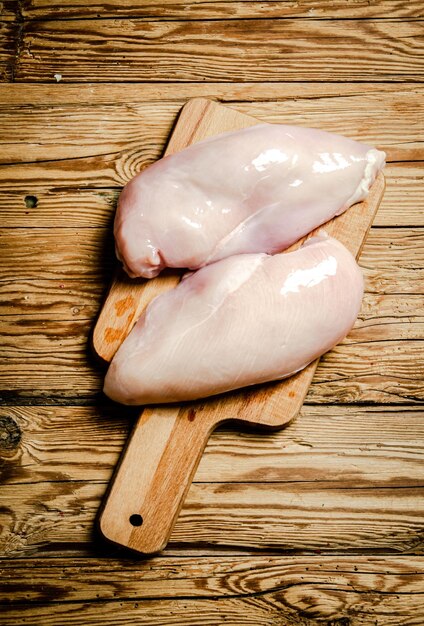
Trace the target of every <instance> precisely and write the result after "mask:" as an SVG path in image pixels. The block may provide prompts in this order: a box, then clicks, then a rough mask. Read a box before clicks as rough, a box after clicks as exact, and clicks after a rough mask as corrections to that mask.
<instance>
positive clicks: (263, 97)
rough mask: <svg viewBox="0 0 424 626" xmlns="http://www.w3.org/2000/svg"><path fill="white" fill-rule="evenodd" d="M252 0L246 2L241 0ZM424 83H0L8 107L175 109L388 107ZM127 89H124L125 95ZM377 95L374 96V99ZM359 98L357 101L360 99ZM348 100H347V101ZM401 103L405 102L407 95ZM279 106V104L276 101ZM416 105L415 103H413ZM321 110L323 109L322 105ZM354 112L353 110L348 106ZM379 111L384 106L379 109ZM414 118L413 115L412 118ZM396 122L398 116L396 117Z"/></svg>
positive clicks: (0, 95)
mask: <svg viewBox="0 0 424 626" xmlns="http://www.w3.org/2000/svg"><path fill="white" fill-rule="evenodd" d="M244 1H250V0H244ZM422 90H423V87H422V86H421V85H419V84H413V83H412V84H409V83H405V82H403V83H402V84H401V85H399V84H396V85H393V84H391V83H376V82H372V81H371V82H366V81H365V82H361V83H357V82H342V83H333V82H331V83H326V82H318V83H314V82H301V81H299V82H295V83H292V82H284V81H279V82H268V81H267V82H266V83H261V82H249V81H245V82H243V83H240V82H227V83H222V82H209V81H208V82H204V81H202V83H190V82H189V83H179V82H178V83H172V82H171V83H143V82H139V83H126V82H121V83H119V82H118V83H108V84H103V83H85V84H84V83H82V84H78V85H75V84H70V83H68V84H64V83H63V82H62V81H61V82H60V85H58V84H57V83H56V81H55V82H54V84H41V83H40V84H37V83H35V84H32V83H14V84H13V85H11V84H9V85H6V84H0V105H1V106H5V107H6V108H8V107H10V105H11V104H14V105H15V106H16V107H18V106H19V107H21V106H31V107H40V106H53V105H55V106H57V105H72V104H77V105H79V106H80V107H81V106H82V105H89V106H97V105H101V104H108V105H116V104H118V105H120V103H122V102H124V103H126V104H128V105H129V106H131V107H132V106H133V105H138V106H142V105H143V104H144V103H146V104H147V103H153V102H155V103H156V106H160V105H163V104H164V103H166V102H168V103H169V102H171V103H174V106H175V111H177V110H179V109H180V108H181V106H182V105H183V104H184V102H186V101H187V100H188V99H189V98H196V97H203V98H210V99H212V100H213V99H217V100H219V101H222V102H227V103H232V104H235V103H238V102H252V103H253V104H255V105H256V104H258V103H262V102H264V103H266V102H271V101H276V102H278V101H279V100H284V101H288V102H290V101H292V100H294V101H296V102H302V101H304V100H315V99H321V98H323V99H326V100H328V105H329V106H330V105H331V99H332V98H335V97H337V98H339V97H350V98H357V97H358V98H359V99H360V100H361V99H362V98H364V97H368V96H370V97H371V98H373V99H374V101H375V103H378V99H379V98H380V97H382V98H386V94H391V100H389V99H387V98H386V100H387V108H388V109H390V102H391V101H397V97H398V95H400V97H401V98H402V94H405V95H406V94H408V97H409V100H410V101H412V100H413V99H414V98H416V97H417V96H419V95H420V94H421V93H422ZM124 92H125V93H124ZM376 96H377V97H376ZM360 100H359V101H360ZM348 102H349V101H348V100H347V101H346V104H347V103H348ZM405 102H407V100H406V99H405ZM277 106H278V105H277ZM416 108H418V107H416ZM323 112H324V107H323ZM352 112H354V109H353V107H352ZM382 112H383V110H382ZM411 119H412V118H411ZM398 121H399V122H400V123H401V121H402V120H400V119H399V120H398Z"/></svg>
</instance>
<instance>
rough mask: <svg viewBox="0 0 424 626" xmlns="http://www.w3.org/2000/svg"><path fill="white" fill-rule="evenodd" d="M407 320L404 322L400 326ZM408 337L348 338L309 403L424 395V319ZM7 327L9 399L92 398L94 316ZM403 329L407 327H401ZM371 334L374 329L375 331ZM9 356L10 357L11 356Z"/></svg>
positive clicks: (1, 373)
mask: <svg viewBox="0 0 424 626" xmlns="http://www.w3.org/2000/svg"><path fill="white" fill-rule="evenodd" d="M401 326H403V325H401ZM413 326H414V330H412V331H411V329H408V331H403V332H407V333H408V335H409V336H410V335H411V334H412V333H413V332H414V331H416V332H420V333H421V336H420V337H419V338H418V339H415V340H413V339H410V338H408V340H407V343H406V339H405V338H401V339H399V338H396V339H392V340H391V339H381V338H379V339H378V340H374V339H371V340H368V341H362V340H360V341H358V342H354V341H353V340H352V341H349V340H347V341H345V342H343V343H342V344H340V345H339V346H338V347H336V348H334V349H333V350H332V351H331V352H330V353H328V354H327V355H326V356H325V357H323V359H322V361H321V362H320V365H319V367H318V369H317V371H316V374H315V377H314V379H313V382H312V385H311V387H310V389H309V392H308V395H307V396H306V400H305V401H306V402H312V403H321V404H322V403H324V404H325V403H329V404H334V403H350V402H382V403H403V404H408V403H410V402H414V401H415V402H422V400H423V399H424V388H423V382H422V381H423V376H424V362H423V352H422V339H421V337H422V328H423V324H422V322H421V323H419V324H417V325H415V324H414V325H413ZM3 327H4V331H3V332H4V336H5V338H6V339H5V341H4V346H3V350H2V353H3V357H4V359H5V360H4V362H3V363H2V364H1V365H0V385H1V392H0V400H1V401H2V402H3V403H7V402H13V403H18V404H20V403H24V404H27V403H32V402H34V401H35V402H36V401H37V400H38V401H41V400H43V401H44V402H47V403H53V404H54V403H57V402H60V401H61V400H62V401H63V402H64V403H66V402H68V403H69V402H72V403H75V402H77V403H87V402H90V403H93V402H95V401H97V400H98V398H99V394H100V392H101V390H102V385H103V376H104V372H103V370H102V369H100V367H95V365H94V364H93V363H91V362H88V361H87V349H88V348H89V346H88V344H89V337H90V332H91V328H92V323H90V321H85V320H82V321H75V322H68V321H65V322H64V321H57V322H55V321H51V322H49V321H40V320H39V319H26V318H25V319H24V320H20V319H16V318H15V319H10V320H9V321H8V323H4V324H3ZM401 333H402V330H400V332H399V334H401ZM371 334H372V333H371ZM6 359H7V360H6Z"/></svg>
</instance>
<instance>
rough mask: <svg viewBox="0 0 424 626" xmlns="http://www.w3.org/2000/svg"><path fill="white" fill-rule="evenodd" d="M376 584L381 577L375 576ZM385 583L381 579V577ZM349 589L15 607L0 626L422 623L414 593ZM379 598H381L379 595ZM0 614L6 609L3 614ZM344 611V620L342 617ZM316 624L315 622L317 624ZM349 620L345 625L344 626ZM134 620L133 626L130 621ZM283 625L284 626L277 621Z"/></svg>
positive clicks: (305, 588)
mask: <svg viewBox="0 0 424 626" xmlns="http://www.w3.org/2000/svg"><path fill="white" fill-rule="evenodd" d="M377 578H378V579H380V578H381V575H378V576H377ZM384 578H385V577H384ZM199 584H203V581H202V582H199ZM354 589H355V588H353V589H352V587H351V585H348V586H347V588H343V589H342V590H339V588H338V586H337V585H335V586H334V585H333V584H332V583H328V586H325V585H322V586H321V585H319V586H318V587H317V588H316V589H315V588H313V586H312V585H310V584H301V583H299V585H298V587H297V588H295V589H294V590H292V588H291V587H290V588H289V589H288V590H287V591H285V590H284V589H283V590H279V589H277V590H276V591H275V592H270V593H269V594H260V593H259V595H256V594H254V595H253V594H252V597H248V598H237V597H236V598H228V599H227V598H225V599H221V600H219V602H217V601H215V600H190V599H183V600H176V601H174V600H148V601H146V602H143V603H139V602H138V601H136V602H134V601H133V600H131V601H125V602H122V601H110V602H95V603H94V602H93V603H79V602H75V603H64V604H58V605H57V604H53V605H52V604H42V605H35V606H32V605H21V606H18V607H16V608H12V609H10V610H9V609H7V612H6V613H3V614H4V619H5V621H4V626H9V625H10V626H15V625H18V624H28V623H30V624H31V626H56V625H57V624H58V623H59V624H61V625H63V626H67V625H68V624H73V625H74V626H75V625H77V626H86V625H87V624H93V625H95V626H108V625H111V626H112V625H113V626H115V624H116V623H117V622H116V619H117V615H118V614H119V624H120V625H122V626H126V625H128V626H133V624H134V623H136V624H137V625H140V626H163V624H173V625H178V626H198V624H199V623H202V624H214V625H215V624H222V623H225V624H226V625H228V626H240V624H246V626H274V624H281V625H284V626H286V625H287V626H289V625H296V626H317V625H318V624H321V623H322V620H324V619H328V618H330V619H331V617H332V616H334V618H335V620H333V621H330V622H327V624H337V623H339V624H349V625H351V626H369V625H370V624H376V625H381V626H420V624H422V620H423V608H422V607H423V603H422V595H421V593H420V592H417V593H415V592H414V593H411V594H406V595H397V594H396V592H394V593H389V594H387V595H386V594H384V595H381V594H380V593H379V592H378V591H377V592H375V591H374V592H373V591H372V588H371V584H370V586H369V588H368V589H367V591H362V589H361V590H359V591H356V590H354ZM383 593H384V592H383ZM4 610H6V609H4ZM344 611H346V613H347V615H348V616H349V617H346V618H345V617H343V616H342V615H343V614H344ZM317 619H319V620H320V621H317ZM347 619H348V620H349V622H347V621H346V620H347ZM135 620H136V621H135ZM281 620H284V621H281Z"/></svg>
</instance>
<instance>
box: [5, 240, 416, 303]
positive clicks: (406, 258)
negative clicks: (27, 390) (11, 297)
mask: <svg viewBox="0 0 424 626" xmlns="http://www.w3.org/2000/svg"><path fill="white" fill-rule="evenodd" d="M423 236H424V232H423V230H422V229H420V228H382V229H380V228H375V229H372V230H371V232H370V234H369V236H368V238H367V241H366V243H365V245H364V249H363V251H362V254H361V257H360V265H361V267H362V269H363V270H364V272H365V277H366V282H367V288H368V290H369V291H373V292H377V293H420V288H421V287H422V280H423V269H422V267H423V265H422V261H423ZM0 238H1V242H2V249H3V254H2V257H1V266H0V280H1V281H5V280H17V279H31V280H39V279H55V280H62V281H63V280H67V279H69V280H71V279H81V280H86V279H93V280H94V279H95V280H104V279H108V278H109V277H111V275H112V271H113V268H114V267H115V263H116V262H115V254H114V247H113V236H112V232H111V229H101V228H81V229H79V228H55V229H53V228H51V229H49V228H40V229H38V228H17V229H8V228H5V229H3V228H0ZM34 250H37V251H38V254H37V255H35V256H34V254H33V251H34ZM388 250H390V254H389V255H388V254H387V251H388ZM82 260H83V261H84V262H83V263H82V262H81V261H82ZM414 285H415V286H414Z"/></svg>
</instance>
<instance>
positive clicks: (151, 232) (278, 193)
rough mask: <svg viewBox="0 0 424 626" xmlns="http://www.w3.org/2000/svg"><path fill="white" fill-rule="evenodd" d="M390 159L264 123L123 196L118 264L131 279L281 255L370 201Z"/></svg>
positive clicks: (174, 162) (176, 159)
mask: <svg viewBox="0 0 424 626" xmlns="http://www.w3.org/2000/svg"><path fill="white" fill-rule="evenodd" d="M384 159H385V154H384V152H380V151H378V150H375V149H373V148H370V147H369V146H367V145H365V144H362V143H359V142H357V141H353V140H351V139H347V138H346V137H341V136H339V135H335V134H332V133H328V132H324V131H321V130H315V129H308V128H302V127H298V126H285V125H278V124H259V125H257V126H252V127H250V128H246V129H244V130H240V131H236V132H230V133H224V134H221V135H218V136H215V137H213V138H210V139H207V140H205V141H201V142H199V143H196V144H194V145H192V146H190V147H189V148H186V149H185V150H182V151H181V152H178V153H177V154H175V155H172V156H168V157H165V158H163V159H160V160H159V161H157V162H156V163H155V164H153V165H151V166H150V167H148V168H147V169H145V170H143V171H142V172H141V173H140V174H138V175H137V176H135V178H133V179H132V180H131V181H130V182H129V183H128V184H127V185H126V186H125V187H124V189H123V191H122V193H121V196H120V199H119V203H118V208H117V212H116V217H115V226H114V233H115V244H116V253H117V256H118V258H119V259H120V260H121V261H122V262H123V264H124V267H125V269H126V271H127V273H128V274H129V275H130V276H131V277H135V276H144V277H146V278H152V277H154V276H157V275H158V274H159V273H160V271H161V270H162V269H163V268H165V267H174V268H175V267H182V268H189V269H198V268H199V267H203V266H204V265H207V264H209V263H212V262H215V261H217V260H219V259H223V258H226V257H228V256H231V255H235V254H242V253H252V252H266V253H268V254H274V253H275V252H279V251H281V250H284V249H286V248H287V247H288V246H290V245H291V244H292V243H294V242H295V241H297V240H298V239H300V238H301V237H303V236H304V235H306V234H307V233H309V232H310V231H311V230H313V229H314V228H316V227H318V226H320V225H321V224H324V223H325V222H327V221H328V220H330V219H331V218H333V217H334V216H335V215H338V214H340V213H342V212H343V211H345V210H346V209H348V208H349V207H350V206H351V205H352V204H354V203H355V202H359V201H360V200H363V199H364V198H365V197H366V196H367V194H368V190H369V188H370V186H371V185H372V183H373V182H374V179H375V177H376V175H377V174H378V172H379V171H380V170H381V168H382V167H383V166H384Z"/></svg>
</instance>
